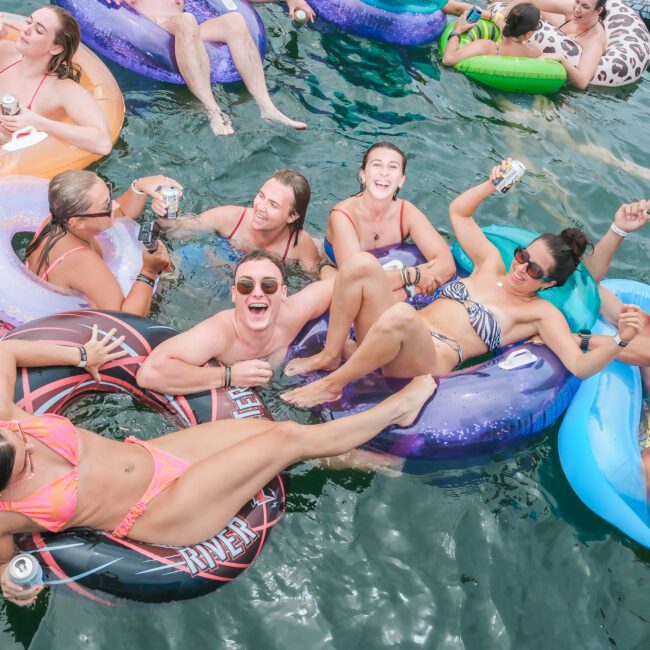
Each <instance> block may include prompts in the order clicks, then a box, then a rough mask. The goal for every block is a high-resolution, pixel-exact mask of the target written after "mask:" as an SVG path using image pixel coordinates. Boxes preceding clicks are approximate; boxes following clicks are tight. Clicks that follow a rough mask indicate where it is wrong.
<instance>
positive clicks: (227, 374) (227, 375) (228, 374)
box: [223, 366, 232, 388]
mask: <svg viewBox="0 0 650 650" xmlns="http://www.w3.org/2000/svg"><path fill="white" fill-rule="evenodd" d="M231 379H232V368H231V367H230V366H224V378H223V386H224V388H230V382H231Z"/></svg>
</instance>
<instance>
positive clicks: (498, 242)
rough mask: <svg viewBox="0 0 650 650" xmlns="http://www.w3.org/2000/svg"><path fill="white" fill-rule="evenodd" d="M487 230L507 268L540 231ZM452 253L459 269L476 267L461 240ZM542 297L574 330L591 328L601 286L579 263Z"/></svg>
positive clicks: (597, 311)
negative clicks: (569, 275)
mask: <svg viewBox="0 0 650 650" xmlns="http://www.w3.org/2000/svg"><path fill="white" fill-rule="evenodd" d="M483 232H484V233H485V235H486V237H487V238H488V239H489V240H490V242H491V243H492V244H494V245H495V246H496V247H497V249H498V250H499V253H501V257H502V258H503V262H504V264H505V265H506V269H509V268H510V265H511V264H512V260H513V258H514V251H515V248H516V247H517V246H528V244H530V242H531V241H533V239H535V238H536V237H539V234H538V233H535V232H532V231H531V230H525V229H524V228H517V227H516V226H488V227H487V228H483ZM451 252H452V253H453V255H454V259H455V260H456V265H457V267H458V270H459V271H461V272H463V273H468V274H469V273H471V272H472V271H473V270H474V263H473V262H472V260H470V258H469V256H468V255H467V253H465V251H464V250H463V249H462V248H461V246H460V245H459V244H458V242H456V243H455V244H454V245H453V247H452V249H451ZM539 297H540V298H544V300H548V301H549V302H550V303H552V304H553V305H555V306H556V307H557V308H558V309H559V310H560V311H561V312H562V313H563V314H564V317H565V318H566V319H567V322H568V323H569V327H570V328H571V331H572V332H577V331H578V330H581V329H591V328H592V326H593V325H594V323H595V322H596V319H597V318H598V313H599V312H600V294H599V293H598V285H597V284H596V282H595V280H594V279H593V277H591V273H589V271H588V270H587V268H586V267H585V266H584V265H583V264H580V265H579V266H578V268H577V269H576V270H575V272H574V273H573V274H572V275H571V277H570V278H569V279H568V280H567V281H566V283H565V284H564V285H563V286H561V287H553V288H552V289H548V290H546V291H542V292H540V294H539Z"/></svg>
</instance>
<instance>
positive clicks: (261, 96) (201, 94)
mask: <svg viewBox="0 0 650 650" xmlns="http://www.w3.org/2000/svg"><path fill="white" fill-rule="evenodd" d="M105 1H106V3H107V4H115V5H118V6H119V5H121V4H122V2H125V3H126V4H129V5H131V6H132V7H133V8H134V9H136V10H137V11H138V12H140V13H141V14H143V15H144V16H146V17H147V18H149V19H150V20H152V21H153V22H155V23H156V24H157V25H159V26H160V27H162V28H163V29H164V30H165V31H166V32H169V33H170V34H172V35H173V36H174V54H175V55H176V62H177V63H178V69H179V72H180V73H181V75H182V76H183V78H184V79H185V83H186V84H187V87H188V88H189V89H190V91H191V92H192V93H193V94H194V96H195V97H196V98H197V99H198V100H199V101H200V102H201V103H202V104H203V106H204V107H205V109H206V110H207V112H208V116H209V120H210V127H211V129H212V131H213V133H214V134H215V135H230V134H232V133H234V129H233V128H232V123H231V121H230V118H229V117H228V115H226V113H224V112H223V111H222V110H221V108H219V105H218V104H217V101H216V99H215V98H214V94H213V92H212V86H211V85H210V61H209V60H208V53H207V51H206V49H205V45H203V43H204V42H210V43H225V44H226V45H227V46H228V49H229V50H230V54H231V55H232V58H233V61H234V63H235V67H236V68H237V71H238V72H239V75H240V76H241V78H242V81H243V82H244V85H245V86H246V88H247V89H248V91H249V92H250V94H251V95H252V96H253V99H254V100H255V101H256V102H257V105H258V106H259V108H260V115H261V117H262V119H263V120H271V121H274V122H280V123H281V124H286V125H287V126H291V127H293V128H294V129H305V128H307V125H306V124H305V123H304V122H299V121H297V120H293V119H291V118H290V117H287V116H286V115H285V114H284V113H282V112H281V111H280V110H279V109H278V108H277V107H276V106H275V104H274V103H273V101H272V99H271V96H270V95H269V91H268V88H267V87H266V80H265V78H264V68H263V65H262V60H261V59H260V55H259V52H258V50H257V46H256V45H255V43H254V42H253V39H252V37H251V35H250V33H249V31H248V27H247V26H246V22H245V21H244V19H243V18H242V16H241V15H240V14H239V13H238V12H236V11H229V12H227V13H224V14H223V15H221V16H217V17H216V18H210V19H208V20H206V21H205V22H203V23H201V24H200V25H199V24H198V22H197V20H196V18H195V17H194V15H193V14H191V13H189V12H187V11H185V7H184V2H183V0H105ZM250 1H251V2H253V3H256V2H262V3H266V2H273V1H275V0H250ZM287 4H288V5H289V15H290V16H291V17H293V16H294V14H295V12H296V11H297V10H298V9H301V10H302V11H304V12H305V13H306V14H307V16H308V19H309V20H312V21H313V19H314V12H313V11H312V9H311V7H310V6H309V5H308V4H307V3H306V2H305V0H287Z"/></svg>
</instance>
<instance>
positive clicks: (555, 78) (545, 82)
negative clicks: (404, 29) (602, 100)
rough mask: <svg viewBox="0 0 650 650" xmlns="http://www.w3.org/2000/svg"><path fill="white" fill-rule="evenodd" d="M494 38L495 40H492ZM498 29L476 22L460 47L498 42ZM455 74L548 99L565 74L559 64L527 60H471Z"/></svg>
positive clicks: (442, 39) (445, 35) (444, 44)
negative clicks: (484, 41)
mask: <svg viewBox="0 0 650 650" xmlns="http://www.w3.org/2000/svg"><path fill="white" fill-rule="evenodd" d="M454 26H455V23H454V24H453V25H447V27H445V31H444V32H443V33H442V36H441V37H440V53H441V55H443V56H444V53H445V48H446V47H447V41H448V40H449V33H450V32H451V31H452V30H453V28H454ZM495 36H496V37H495ZM500 37H501V34H500V32H499V28H498V27H497V26H496V25H495V24H494V23H491V22H488V21H487V20H479V21H478V23H477V24H476V25H475V26H474V27H472V29H470V30H469V31H468V32H466V33H465V34H463V35H462V36H461V38H460V46H461V47H463V46H464V45H467V44H468V43H471V42H472V41H474V40H477V38H489V39H490V40H494V41H498V40H499V39H500ZM454 70H458V71H459V72H463V73H464V74H466V75H467V76H468V77H470V78H471V79H474V80H475V81H479V82H481V83H483V84H485V85H486V86H490V87H491V88H496V89H497V90H504V91H506V92H509V93H529V94H535V95H550V94H552V93H556V92H557V91H558V90H560V88H562V86H563V85H564V83H565V82H566V79H567V77H566V70H565V69H564V66H563V65H562V64H561V63H559V62H558V61H551V60H549V59H530V58H526V57H518V56H473V57H471V58H470V59H465V60H464V61H459V62H458V63H457V64H456V65H455V66H454Z"/></svg>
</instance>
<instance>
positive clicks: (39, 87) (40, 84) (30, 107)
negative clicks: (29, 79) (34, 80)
mask: <svg viewBox="0 0 650 650" xmlns="http://www.w3.org/2000/svg"><path fill="white" fill-rule="evenodd" d="M21 61H22V59H18V61H14V62H13V63H10V64H9V65H8V66H6V67H4V68H2V70H0V74H2V73H3V72H4V71H5V70H9V68H13V67H14V66H15V65H17V64H18V63H20V62H21ZM46 79H47V74H44V75H43V78H42V79H41V80H40V82H39V84H38V86H36V90H35V91H34V94H33V95H32V98H31V99H30V100H29V104H27V109H28V110H30V111H31V110H32V104H33V103H34V100H35V99H36V95H38V91H39V90H40V89H41V86H42V85H43V82H44V81H45V80H46Z"/></svg>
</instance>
